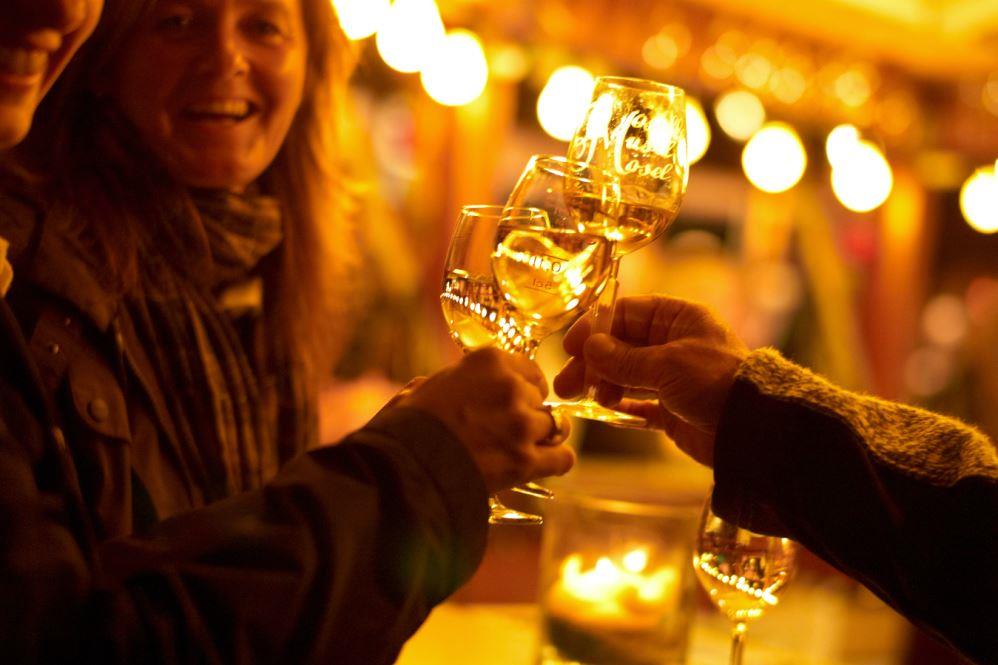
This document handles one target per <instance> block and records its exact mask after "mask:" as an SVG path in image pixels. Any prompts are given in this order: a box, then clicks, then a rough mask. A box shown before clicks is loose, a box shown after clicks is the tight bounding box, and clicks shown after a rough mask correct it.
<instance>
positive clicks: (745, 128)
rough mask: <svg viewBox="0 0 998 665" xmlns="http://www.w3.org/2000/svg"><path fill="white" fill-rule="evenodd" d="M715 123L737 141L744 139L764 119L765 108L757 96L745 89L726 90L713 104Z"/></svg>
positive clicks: (758, 126) (759, 125)
mask: <svg viewBox="0 0 998 665" xmlns="http://www.w3.org/2000/svg"><path fill="white" fill-rule="evenodd" d="M714 115H715V116H717V124H719V125H720V126H721V129H723V130H724V133H725V134H727V135H728V136H730V137H731V138H733V139H735V140H737V141H745V140H747V139H748V138H749V137H750V136H752V134H754V133H755V132H756V131H757V130H758V129H759V128H760V127H762V123H764V122H765V121H766V109H765V108H764V107H763V105H762V102H761V101H759V98H758V97H756V96H755V95H753V94H752V93H751V92H749V91H747V90H735V91H732V92H726V93H724V94H723V95H721V96H720V97H718V98H717V102H715V104H714Z"/></svg>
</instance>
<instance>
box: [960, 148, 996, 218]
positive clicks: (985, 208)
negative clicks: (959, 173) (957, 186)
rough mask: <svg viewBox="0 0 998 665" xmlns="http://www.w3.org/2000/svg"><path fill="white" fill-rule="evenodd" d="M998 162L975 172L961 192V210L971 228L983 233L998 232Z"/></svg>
mask: <svg viewBox="0 0 998 665" xmlns="http://www.w3.org/2000/svg"><path fill="white" fill-rule="evenodd" d="M996 169H998V162H996V163H995V166H985V167H981V168H979V169H977V170H976V171H974V174H973V175H972V176H970V178H968V179H967V182H965V183H964V184H963V188H962V189H961V190H960V210H961V211H962V212H963V218H964V219H966V220H967V223H968V224H970V226H971V228H973V229H974V230H975V231H979V232H981V233H994V232H995V231H998V175H996Z"/></svg>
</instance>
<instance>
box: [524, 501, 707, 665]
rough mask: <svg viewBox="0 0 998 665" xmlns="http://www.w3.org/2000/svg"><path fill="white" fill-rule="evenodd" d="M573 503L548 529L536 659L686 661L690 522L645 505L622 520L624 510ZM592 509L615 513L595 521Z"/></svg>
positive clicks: (647, 664)
mask: <svg viewBox="0 0 998 665" xmlns="http://www.w3.org/2000/svg"><path fill="white" fill-rule="evenodd" d="M575 501H577V500H576V499H572V498H566V501H562V505H560V506H559V507H558V508H556V509H555V510H553V511H552V513H551V514H550V515H549V521H548V525H547V526H548V529H547V530H546V531H545V552H544V559H545V560H544V568H545V571H544V573H545V574H544V577H545V584H544V590H543V591H542V595H541V609H542V617H543V619H542V621H543V625H542V632H543V642H544V643H543V645H542V647H541V658H540V662H541V663H542V664H543V665H556V664H565V663H577V664H581V665H611V664H612V665H677V664H680V663H684V662H685V657H686V643H687V634H688V628H689V619H690V615H691V614H692V606H691V595H690V590H691V584H690V578H691V575H689V574H688V573H687V570H686V569H687V568H688V563H687V561H688V559H687V554H688V552H689V551H690V546H691V541H690V540H688V538H689V534H690V529H691V518H690V516H689V515H688V514H686V513H682V514H679V515H673V514H671V513H667V512H663V513H661V514H659V513H656V512H654V511H649V510H647V508H646V507H645V509H644V510H639V509H638V508H634V510H635V513H636V514H628V513H624V514H621V513H620V512H619V511H621V510H623V509H625V508H627V507H628V506H629V505H630V504H626V503H624V502H619V501H613V502H596V503H594V502H593V501H591V500H586V501H583V502H581V503H579V505H572V504H573V502H575ZM566 504H568V505H566ZM597 508H598V509H599V510H611V509H612V510H613V511H616V512H614V513H613V514H610V515H606V516H603V518H602V519H601V518H600V517H599V516H596V518H595V519H593V517H594V516H593V515H591V514H589V513H591V512H592V511H593V510H597ZM663 525H664V526H663ZM635 535H637V536H638V538H635V537H633V536H635ZM641 536H644V537H645V538H646V540H642V539H640V537H641Z"/></svg>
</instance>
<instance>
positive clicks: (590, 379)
mask: <svg viewBox="0 0 998 665" xmlns="http://www.w3.org/2000/svg"><path fill="white" fill-rule="evenodd" d="M619 270H620V257H619V256H616V255H615V256H614V257H613V259H612V260H611V262H610V272H609V275H608V276H607V278H606V286H604V287H603V292H602V293H600V296H599V298H598V299H597V300H596V302H594V303H593V305H592V307H591V308H590V309H589V314H590V324H589V334H590V335H595V334H597V333H607V334H609V333H610V331H611V330H612V329H613V309H614V305H615V304H616V302H617V272H618V271H619ZM585 387H586V398H587V399H589V400H591V401H595V400H596V389H597V388H598V387H599V376H597V374H596V372H594V371H592V370H591V369H589V367H588V366H587V367H586V378H585Z"/></svg>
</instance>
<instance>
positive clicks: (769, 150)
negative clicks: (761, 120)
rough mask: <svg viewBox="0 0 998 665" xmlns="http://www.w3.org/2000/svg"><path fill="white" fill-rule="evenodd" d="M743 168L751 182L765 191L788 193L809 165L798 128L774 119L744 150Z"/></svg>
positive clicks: (750, 140)
mask: <svg viewBox="0 0 998 665" xmlns="http://www.w3.org/2000/svg"><path fill="white" fill-rule="evenodd" d="M742 168H743V169H744V170H745V175H746V176H747V177H748V179H749V182H751V183H752V184H753V185H755V186H756V187H758V188H759V189H761V190H762V191H764V192H770V193H773V194H775V193H778V192H785V191H787V190H788V189H790V188H791V187H793V186H794V185H796V184H797V183H798V182H799V181H800V179H801V177H802V176H803V175H804V169H806V168H807V153H806V152H805V151H804V144H803V143H802V142H801V140H800V136H798V135H797V132H796V131H794V128H793V127H791V126H790V125H788V124H786V123H783V122H771V123H769V124H767V125H765V126H764V127H763V128H762V129H760V130H759V131H758V132H756V133H755V134H753V135H752V138H751V139H749V142H748V143H747V144H746V145H745V149H744V150H743V151H742Z"/></svg>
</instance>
